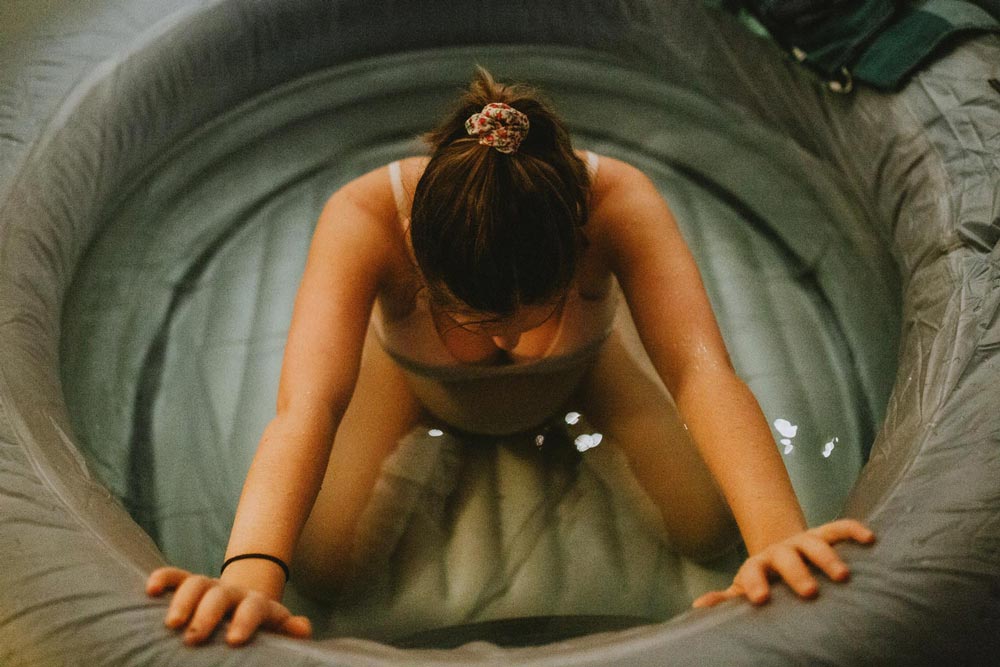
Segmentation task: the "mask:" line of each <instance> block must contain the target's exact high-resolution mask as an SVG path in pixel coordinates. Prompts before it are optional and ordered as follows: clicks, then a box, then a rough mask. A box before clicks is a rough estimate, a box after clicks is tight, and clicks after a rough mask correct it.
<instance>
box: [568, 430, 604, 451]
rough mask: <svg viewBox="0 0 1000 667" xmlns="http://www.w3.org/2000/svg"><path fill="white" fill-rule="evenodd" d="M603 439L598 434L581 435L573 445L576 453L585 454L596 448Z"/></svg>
mask: <svg viewBox="0 0 1000 667" xmlns="http://www.w3.org/2000/svg"><path fill="white" fill-rule="evenodd" d="M603 439H604V436H603V435H601V434H600V433H581V434H580V435H578V436H576V439H574V440H573V444H574V445H576V449H577V451H579V452H585V451H587V450H588V449H593V448H594V447H597V446H598V445H599V444H601V440H603Z"/></svg>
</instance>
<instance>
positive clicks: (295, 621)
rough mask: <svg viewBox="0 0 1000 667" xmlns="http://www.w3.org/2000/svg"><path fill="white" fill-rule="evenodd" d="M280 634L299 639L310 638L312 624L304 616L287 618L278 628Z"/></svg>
mask: <svg viewBox="0 0 1000 667" xmlns="http://www.w3.org/2000/svg"><path fill="white" fill-rule="evenodd" d="M279 631H280V632H283V633H284V634H286V635H291V636H292V637H298V638H300V639H308V638H309V637H312V623H311V622H310V621H309V619H308V618H306V617H305V616H289V617H288V619H287V620H285V622H284V623H282V624H281V628H279Z"/></svg>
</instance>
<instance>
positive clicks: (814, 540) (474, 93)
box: [147, 70, 874, 645]
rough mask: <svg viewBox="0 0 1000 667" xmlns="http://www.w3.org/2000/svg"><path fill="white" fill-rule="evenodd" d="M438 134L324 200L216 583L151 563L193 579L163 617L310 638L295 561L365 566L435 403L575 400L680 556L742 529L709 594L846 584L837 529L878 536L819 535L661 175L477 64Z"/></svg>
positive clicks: (314, 566) (719, 547) (511, 424)
mask: <svg viewBox="0 0 1000 667" xmlns="http://www.w3.org/2000/svg"><path fill="white" fill-rule="evenodd" d="M429 143H430V145H431V147H432V153H431V156H430V157H429V158H423V157H415V158H409V159H406V160H402V161H400V162H396V163H393V164H392V165H389V166H387V167H383V168H380V169H376V170H375V171H373V172H370V173H368V174H366V175H364V176H361V177H360V178H358V179H356V180H354V181H353V182H351V183H349V184H348V185H346V186H344V187H343V188H342V189H341V190H339V191H338V192H337V193H335V194H334V195H333V196H332V197H331V198H330V200H329V202H328V203H327V205H326V207H325V208H324V210H323V213H322V215H321V216H320V219H319V222H318V225H317V228H316V232H315V235H314V238H313V242H312V246H311V248H310V251H309V257H308V260H307V264H306V270H305V274H304V276H303V279H302V284H301V286H300V288H299V292H298V295H297V297H296V302H295V309H294V315H293V319H292V325H291V329H290V331H289V337H288V342H287V346H286V350H285V358H284V362H283V367H282V375H281V382H280V386H279V395H278V406H277V415H276V417H275V418H274V419H273V420H272V421H271V422H270V424H269V425H268V427H267V428H266V429H265V432H264V434H263V436H262V438H261V442H260V444H259V446H258V450H257V453H256V455H255V457H254V460H253V464H252V466H251V468H250V471H249V474H248V476H247V480H246V483H245V485H244V488H243V494H242V496H241V498H240V503H239V507H238V510H237V515H236V520H235V523H234V526H233V530H232V535H231V538H230V542H229V547H228V549H227V554H226V555H227V560H226V563H225V565H224V567H223V572H222V574H221V577H220V578H219V579H210V578H207V577H203V576H198V575H192V574H190V573H188V572H185V571H183V570H180V569H177V568H170V567H167V568H161V569H158V570H156V571H155V572H153V573H152V574H151V575H150V577H149V580H148V583H147V591H148V592H149V594H151V595H159V594H161V593H163V592H164V591H166V590H170V589H176V592H175V594H174V597H173V600H172V601H171V604H170V607H169V610H168V613H167V619H166V623H167V625H168V626H169V627H171V628H177V629H180V628H185V627H186V632H185V641H186V642H188V643H190V644H197V643H200V642H202V641H204V640H205V639H206V638H208V636H209V635H211V633H212V632H213V631H214V629H215V627H216V626H217V625H218V624H219V623H220V622H221V621H222V620H223V618H225V617H226V616H227V615H228V614H232V621H231V623H230V624H229V628H228V631H227V635H226V638H227V641H229V642H230V643H231V644H233V645H238V644H241V643H244V642H246V641H247V640H248V639H249V638H250V637H251V636H252V635H253V633H254V632H255V631H256V630H257V629H258V628H260V627H265V628H268V629H272V630H277V631H281V632H284V633H286V634H289V635H292V636H298V637H306V636H309V634H310V627H309V622H308V620H307V619H305V618H304V617H293V616H291V614H290V612H289V611H288V610H287V609H286V608H285V607H284V606H282V605H281V604H280V602H278V601H279V600H280V599H281V595H282V591H283V587H284V584H285V582H286V580H287V578H288V566H287V564H286V563H288V562H289V560H290V559H291V558H292V557H293V556H294V558H295V564H296V576H297V578H298V579H299V580H300V581H302V582H304V584H305V588H306V589H307V590H310V591H313V592H319V593H321V594H322V593H324V592H327V593H334V592H335V591H336V590H337V588H338V586H339V585H340V584H341V582H343V581H344V580H345V579H346V578H348V577H350V573H351V567H352V562H351V557H350V554H351V547H352V541H353V539H354V537H355V532H356V529H357V518H358V516H359V515H360V514H361V513H362V510H363V509H364V507H365V506H366V503H367V502H368V499H369V497H370V494H371V491H372V487H373V485H374V483H375V481H376V478H377V476H378V472H379V468H380V466H381V463H382V461H383V460H384V459H385V457H386V456H387V455H388V454H389V453H390V452H391V451H392V449H393V447H394V446H395V445H396V443H397V442H398V441H399V439H400V437H402V436H403V435H404V434H406V433H407V432H408V431H409V430H410V429H411V428H412V426H413V425H414V424H415V423H416V422H417V420H419V419H421V418H422V417H426V415H427V413H429V414H430V415H431V416H432V418H434V419H438V420H440V421H441V422H443V423H445V424H447V425H449V427H451V428H454V429H457V430H462V431H467V432H472V433H482V434H507V433H514V432H521V431H527V430H528V429H532V428H536V427H538V426H539V425H541V424H543V423H545V422H546V421H547V420H549V419H551V418H552V416H553V415H554V414H557V413H561V412H560V411H561V409H564V407H565V406H566V405H567V404H568V402H569V401H578V402H579V404H582V405H583V406H584V409H585V410H586V414H587V416H588V418H589V419H590V421H591V422H592V423H593V424H594V425H595V427H596V428H597V429H598V430H600V431H601V432H602V433H604V434H605V435H606V436H607V437H608V440H609V441H610V442H614V443H616V446H619V447H621V449H622V451H623V452H624V454H625V455H626V457H627V459H628V460H629V462H630V465H631V467H632V469H633V471H634V472H635V474H636V477H637V478H638V480H639V482H640V483H641V484H642V485H643V487H644V488H645V490H646V491H647V493H648V494H649V496H650V497H651V498H652V500H653V501H654V503H655V504H656V505H657V507H658V509H659V510H660V513H661V515H662V517H663V520H664V525H665V527H666V529H667V531H668V533H669V535H670V539H671V543H672V544H673V545H675V546H676V547H677V549H678V550H679V551H680V552H682V553H684V554H686V555H688V556H691V557H694V558H707V557H711V556H712V555H715V554H718V553H720V552H722V551H724V550H726V549H727V548H729V547H731V546H732V545H733V543H734V541H735V540H737V539H738V537H739V535H741V536H742V539H743V541H744V543H745V545H746V547H747V550H748V553H749V554H750V557H749V559H748V560H747V561H746V562H745V564H744V565H743V566H742V567H741V568H740V570H739V572H738V573H737V575H736V577H735V580H734V582H733V585H732V586H730V587H729V588H728V589H726V590H725V591H717V592H712V593H708V594H706V595H704V596H702V597H700V598H699V599H698V600H696V601H695V605H696V606H708V605H712V604H716V603H717V602H720V601H722V600H725V599H729V598H733V597H739V596H746V597H747V598H748V599H749V600H750V601H751V602H753V603H756V604H760V603H763V602H764V601H765V600H766V599H767V597H768V588H769V586H768V578H769V576H773V575H777V576H779V577H781V578H783V579H784V580H785V581H786V582H787V583H788V584H789V585H790V586H791V587H792V588H793V589H794V590H795V591H796V592H797V593H798V594H799V595H801V596H803V597H810V596H813V595H815V594H816V591H817V583H816V580H815V579H814V577H813V576H812V575H811V574H810V572H809V569H808V566H807V561H808V562H811V563H812V564H814V565H816V566H817V567H819V568H820V569H821V570H822V571H823V572H825V573H826V574H827V575H828V576H829V577H830V578H831V579H834V580H837V581H843V580H845V579H846V578H847V576H848V570H847V567H846V566H845V565H844V563H843V562H842V561H841V559H840V558H839V557H838V556H837V554H836V552H835V551H834V549H833V548H832V546H831V545H832V544H834V543H835V542H838V541H841V540H845V539H853V540H856V541H859V542H870V541H871V540H872V539H874V536H873V535H872V533H871V532H870V531H868V530H867V529H866V528H865V527H864V526H862V525H860V524H859V523H857V522H855V521H850V520H842V521H836V522H833V523H830V524H826V525H824V526H820V527H818V528H814V529H811V530H806V524H805V520H804V517H803V515H802V512H801V510H800V508H799V506H798V503H797V501H796V498H795V495H794V492H793V490H792V487H791V483H790V482H789V479H788V476H787V474H786V472H785V469H784V465H783V463H782V461H781V458H780V456H779V454H778V452H777V449H776V447H775V445H774V442H773V439H772V437H771V433H770V429H769V428H768V426H767V424H766V421H765V419H764V417H763V415H762V413H761V411H760V408H759V407H758V405H757V403H756V401H755V399H754V397H753V396H752V394H751V393H750V391H749V389H748V388H747V387H746V385H745V384H744V383H743V382H742V381H741V380H740V379H739V378H737V376H736V375H735V373H734V371H733V368H732V366H731V364H730V361H729V358H728V355H727V353H726V349H725V345H724V343H723V340H722V337H721V335H720V332H719V329H718V326H717V324H716V322H715V319H714V316H713V314H712V311H711V308H710V305H709V302H708V299H707V297H706V294H705V290H704V287H703V285H702V283H701V279H700V277H699V274H698V270H697V267H696V266H695V263H694V261H693V259H692V257H691V254H690V252H689V250H688V248H687V247H686V245H685V243H684V241H683V239H682V237H681V235H680V233H679V231H678V229H677V226H676V224H675V222H674V219H673V217H672V215H671V213H670V210H669V208H668V206H667V204H666V203H665V202H664V201H663V199H662V198H661V197H660V196H659V194H658V193H657V191H656V189H655V188H654V187H653V185H652V184H651V183H650V181H649V180H648V179H647V178H646V177H644V176H643V175H642V174H641V173H640V172H639V171H637V170H636V169H634V168H632V167H630V166H629V165H626V164H624V163H622V162H618V161H616V160H612V159H609V158H599V157H598V156H596V155H594V154H592V153H579V152H575V151H574V150H573V149H572V147H571V145H570V141H569V136H568V134H567V132H566V130H565V128H564V127H563V125H562V123H561V121H560V120H559V119H558V118H557V117H556V116H555V115H554V113H553V112H552V111H551V109H550V108H549V107H548V106H547V105H546V104H545V103H543V102H542V101H540V100H539V99H538V97H537V96H536V95H535V93H534V92H532V91H531V90H530V89H527V88H524V87H520V86H503V85H499V84H497V83H495V82H494V81H493V79H492V78H491V77H490V76H489V74H488V73H486V72H485V71H483V70H480V71H479V72H478V73H477V75H476V77H475V79H474V80H473V82H472V84H471V86H470V88H469V90H468V91H467V93H466V94H465V95H464V97H463V98H462V100H461V101H460V103H459V105H458V106H457V109H456V110H455V112H454V113H453V114H451V115H450V116H449V117H448V118H447V119H446V120H445V121H444V122H443V123H442V124H441V125H440V126H439V127H438V128H437V129H436V130H434V131H433V132H432V133H431V134H430V135H429ZM620 305H621V306H622V307H621V308H619V306H620ZM626 306H627V308H626ZM633 322H634V329H633V324H632V323H633ZM636 331H637V332H638V338H636V336H635V335H634V332H636ZM639 341H641V344H640V342H639ZM643 350H644V351H645V352H643ZM647 355H648V356H647ZM574 404H576V403H574ZM675 405H676V407H675ZM681 416H683V420H682V419H681ZM720 491H721V493H720ZM730 508H731V509H730ZM734 518H735V523H736V524H737V525H738V527H739V535H737V532H736V530H735V528H734V523H733V519H734Z"/></svg>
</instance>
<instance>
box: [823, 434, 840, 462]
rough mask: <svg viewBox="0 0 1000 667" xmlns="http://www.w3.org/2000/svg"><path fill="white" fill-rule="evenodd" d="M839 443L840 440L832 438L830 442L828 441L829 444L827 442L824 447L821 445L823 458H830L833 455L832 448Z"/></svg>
mask: <svg viewBox="0 0 1000 667" xmlns="http://www.w3.org/2000/svg"><path fill="white" fill-rule="evenodd" d="M839 442H840V438H833V439H832V440H830V441H829V442H827V443H826V444H825V445H823V458H825V459H828V458H830V454H832V453H833V448H834V447H836V446H837V443H839Z"/></svg>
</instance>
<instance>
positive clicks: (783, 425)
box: [774, 419, 840, 459]
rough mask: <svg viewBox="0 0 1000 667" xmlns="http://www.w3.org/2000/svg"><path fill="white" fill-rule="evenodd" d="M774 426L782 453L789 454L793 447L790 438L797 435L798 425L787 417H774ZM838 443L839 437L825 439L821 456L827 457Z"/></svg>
mask: <svg viewBox="0 0 1000 667" xmlns="http://www.w3.org/2000/svg"><path fill="white" fill-rule="evenodd" d="M774 428H775V430H776V431H777V432H778V434H779V435H781V438H779V440H778V442H779V443H781V444H782V445H784V454H786V455H787V454H791V453H792V451H793V450H794V449H795V445H793V444H792V438H794V437H795V436H796V435H798V432H799V427H798V425H796V424H793V423H792V422H790V421H788V420H787V419H775V420H774ZM838 444H840V438H839V437H833V438H830V439H829V440H827V441H826V443H825V444H824V445H823V450H822V452H821V453H822V454H823V458H825V459H828V458H830V455H831V454H833V450H834V449H835V448H836V447H837V445H838Z"/></svg>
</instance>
